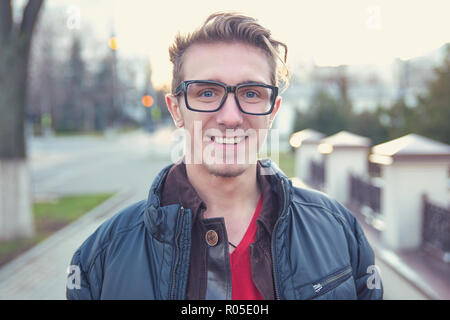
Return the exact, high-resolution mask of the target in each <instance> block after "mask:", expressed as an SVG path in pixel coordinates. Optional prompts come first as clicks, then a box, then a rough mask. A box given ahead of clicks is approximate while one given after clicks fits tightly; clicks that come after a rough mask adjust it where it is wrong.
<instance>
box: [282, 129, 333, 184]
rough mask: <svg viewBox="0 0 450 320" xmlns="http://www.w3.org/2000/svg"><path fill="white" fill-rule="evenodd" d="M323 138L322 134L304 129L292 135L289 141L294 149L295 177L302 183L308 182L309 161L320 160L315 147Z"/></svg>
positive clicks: (320, 157) (320, 156)
mask: <svg viewBox="0 0 450 320" xmlns="http://www.w3.org/2000/svg"><path fill="white" fill-rule="evenodd" d="M323 137H325V135H324V134H323V133H320V132H318V131H315V130H312V129H305V130H302V131H298V132H295V133H293V134H292V135H291V138H290V139H289V143H290V144H291V146H292V147H294V148H295V176H296V177H297V178H299V179H300V180H301V181H303V182H306V181H308V178H309V165H310V161H311V160H316V161H317V160H321V159H322V155H321V154H320V153H319V151H318V150H317V147H318V145H319V143H320V139H322V138H323Z"/></svg>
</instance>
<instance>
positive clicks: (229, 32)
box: [169, 12, 289, 92]
mask: <svg viewBox="0 0 450 320" xmlns="http://www.w3.org/2000/svg"><path fill="white" fill-rule="evenodd" d="M230 41H241V42H243V43H246V44H250V45H253V46H256V47H258V48H261V49H263V50H264V52H265V53H266V54H267V55H268V57H269V62H270V66H271V69H272V74H271V81H272V85H276V86H279V85H280V84H281V85H282V86H283V89H286V88H287V85H288V83H289V71H288V69H287V67H286V61H287V46H286V45H285V44H284V43H282V42H280V41H277V40H274V39H272V38H271V35H270V31H269V30H268V29H266V28H264V27H262V26H261V25H260V24H259V23H258V22H257V20H256V19H254V18H251V17H248V16H244V15H242V14H238V13H234V12H217V13H213V14H211V15H210V16H209V17H208V18H207V19H206V21H205V22H204V23H203V25H202V26H201V27H200V28H199V29H197V30H196V31H194V32H193V33H189V34H187V35H181V34H178V35H177V36H176V37H175V41H174V43H173V44H172V45H171V46H170V48H169V56H170V61H171V62H172V63H173V72H172V92H174V91H175V88H176V87H177V85H178V84H179V83H180V82H181V81H183V74H182V66H183V55H184V53H185V52H186V50H187V49H188V48H189V47H190V46H191V45H193V44H194V43H212V42H230ZM281 47H283V49H284V57H283V58H281V56H280V48H281ZM279 62H281V64H280V63H279Z"/></svg>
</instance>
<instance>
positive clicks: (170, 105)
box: [165, 93, 184, 128]
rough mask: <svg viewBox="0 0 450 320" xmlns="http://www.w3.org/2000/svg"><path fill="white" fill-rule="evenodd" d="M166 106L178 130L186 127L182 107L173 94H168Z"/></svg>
mask: <svg viewBox="0 0 450 320" xmlns="http://www.w3.org/2000/svg"><path fill="white" fill-rule="evenodd" d="M165 98H166V104H167V109H168V110H169V112H170V115H171V116H172V119H173V122H174V123H175V125H176V126H177V128H182V127H183V126H184V121H183V115H182V114H181V110H180V106H179V104H178V99H177V97H175V96H174V95H173V94H171V93H168V94H166V97H165Z"/></svg>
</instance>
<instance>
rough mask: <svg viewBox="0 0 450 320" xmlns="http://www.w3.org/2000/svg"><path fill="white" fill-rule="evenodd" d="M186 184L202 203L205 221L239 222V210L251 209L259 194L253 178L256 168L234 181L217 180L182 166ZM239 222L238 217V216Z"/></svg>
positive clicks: (198, 168)
mask: <svg viewBox="0 0 450 320" xmlns="http://www.w3.org/2000/svg"><path fill="white" fill-rule="evenodd" d="M186 172H187V176H188V179H189V181H190V182H191V184H192V186H193V187H194V188H195V190H196V191H197V193H198V195H199V196H200V198H201V199H202V200H203V201H204V202H205V204H206V207H207V210H206V212H205V218H213V217H218V216H222V217H226V218H228V219H233V218H239V216H240V215H241V214H242V209H243V208H253V209H252V210H254V207H255V206H256V203H257V202H258V198H259V196H260V190H259V186H258V181H257V177H256V164H254V165H252V166H250V167H249V168H248V169H247V170H245V171H244V172H243V173H242V174H241V175H239V176H236V177H220V176H215V175H213V174H211V173H210V172H209V171H208V170H207V169H206V168H204V167H203V166H201V165H196V164H189V165H188V164H186ZM241 218H242V216H241Z"/></svg>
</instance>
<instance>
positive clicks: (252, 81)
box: [204, 78, 266, 86]
mask: <svg viewBox="0 0 450 320" xmlns="http://www.w3.org/2000/svg"><path fill="white" fill-rule="evenodd" d="M204 80H207V81H217V82H221V83H224V84H226V83H225V82H223V81H220V80H218V79H214V78H208V79H204ZM247 83H261V84H266V83H265V82H261V81H256V80H245V81H241V82H239V83H238V84H236V86H238V85H241V84H247ZM226 85H229V84H226Z"/></svg>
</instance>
